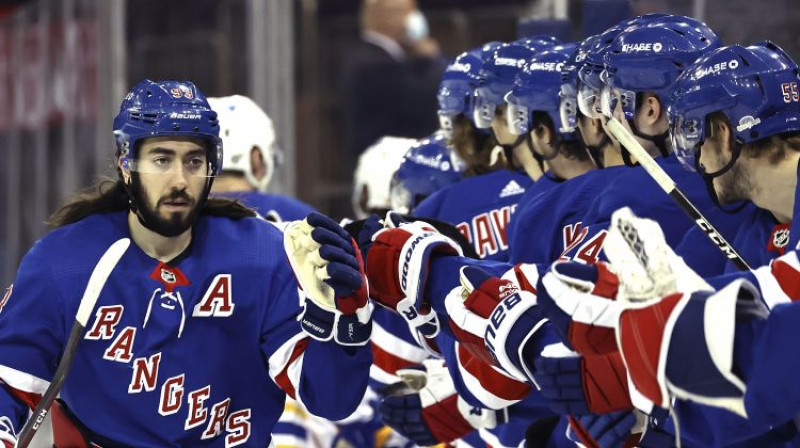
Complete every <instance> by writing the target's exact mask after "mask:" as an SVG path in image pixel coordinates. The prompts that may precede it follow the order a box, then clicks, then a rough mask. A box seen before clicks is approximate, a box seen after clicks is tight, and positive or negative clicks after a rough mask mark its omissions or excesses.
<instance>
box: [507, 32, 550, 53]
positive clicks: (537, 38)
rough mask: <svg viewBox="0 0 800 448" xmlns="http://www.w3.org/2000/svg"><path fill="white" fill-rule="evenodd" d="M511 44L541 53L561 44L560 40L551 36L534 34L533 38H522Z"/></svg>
mask: <svg viewBox="0 0 800 448" xmlns="http://www.w3.org/2000/svg"><path fill="white" fill-rule="evenodd" d="M511 43H512V44H519V45H524V46H526V47H528V48H530V49H531V50H533V51H542V50H544V49H545V48H548V47H553V46H555V45H561V44H562V42H561V41H560V40H558V39H556V38H555V37H553V36H548V35H547V34H535V35H533V36H527V37H522V38H519V39H517V40H515V41H513V42H511Z"/></svg>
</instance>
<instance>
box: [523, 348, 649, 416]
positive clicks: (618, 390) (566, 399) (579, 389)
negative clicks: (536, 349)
mask: <svg viewBox="0 0 800 448" xmlns="http://www.w3.org/2000/svg"><path fill="white" fill-rule="evenodd" d="M547 351H548V349H545V353H543V355H542V356H541V357H539V358H538V359H537V360H536V361H535V363H534V364H535V365H536V381H537V384H538V385H539V388H540V389H541V392H542V395H544V396H545V397H547V398H548V399H549V401H550V407H551V408H552V409H553V411H555V412H556V413H558V414H573V415H585V414H589V413H595V414H605V413H609V412H613V411H621V410H631V409H633V405H632V404H631V398H630V394H629V393H628V377H627V372H626V371H625V364H624V363H623V362H622V357H621V356H620V354H619V353H618V352H614V353H610V354H608V355H592V356H563V357H549V356H546V355H547Z"/></svg>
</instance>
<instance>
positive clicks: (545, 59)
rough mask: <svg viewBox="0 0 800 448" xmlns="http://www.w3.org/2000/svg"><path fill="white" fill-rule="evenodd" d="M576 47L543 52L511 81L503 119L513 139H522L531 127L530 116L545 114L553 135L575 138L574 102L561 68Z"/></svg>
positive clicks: (551, 49)
mask: <svg viewBox="0 0 800 448" xmlns="http://www.w3.org/2000/svg"><path fill="white" fill-rule="evenodd" d="M576 49H577V44H565V45H558V46H555V47H552V48H550V49H548V50H545V51H543V52H541V53H539V54H537V55H535V56H534V57H533V58H531V59H530V61H529V62H528V64H526V65H525V68H523V69H522V71H521V72H519V73H518V74H517V76H516V78H515V79H514V84H513V86H512V88H511V91H510V92H509V93H508V94H507V95H506V98H505V100H506V102H507V103H508V109H507V112H506V113H507V115H506V119H507V122H508V126H509V129H510V130H511V132H512V133H513V134H515V135H525V134H527V133H528V132H530V130H531V128H532V127H533V125H534V123H533V113H534V112H536V111H539V112H545V113H546V114H547V115H548V116H549V117H550V119H551V120H552V122H553V126H554V130H555V132H556V134H557V135H558V136H559V137H560V138H563V139H566V140H572V139H574V138H575V137H576V136H577V134H576V132H575V129H576V126H577V117H576V113H577V98H576V92H575V87H574V83H572V84H569V83H568V82H566V83H565V77H564V75H563V73H564V65H566V64H567V63H569V62H570V60H572V59H573V56H574V54H575V52H576Z"/></svg>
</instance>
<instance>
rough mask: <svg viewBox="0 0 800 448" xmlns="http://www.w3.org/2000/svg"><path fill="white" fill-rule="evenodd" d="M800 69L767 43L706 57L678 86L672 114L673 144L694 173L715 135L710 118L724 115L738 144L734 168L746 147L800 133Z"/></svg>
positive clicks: (736, 46) (679, 157) (723, 50)
mask: <svg viewBox="0 0 800 448" xmlns="http://www.w3.org/2000/svg"><path fill="white" fill-rule="evenodd" d="M798 89H800V68H798V65H797V63H795V62H794V61H793V60H792V59H791V58H790V57H789V56H788V55H787V54H786V52H784V51H783V49H781V48H780V47H778V46H777V45H775V44H773V43H771V42H762V43H758V44H756V45H752V46H749V47H743V46H741V45H732V46H728V47H723V48H719V49H717V50H715V51H712V52H710V53H708V54H706V55H705V56H703V57H702V58H700V59H699V60H698V61H697V62H696V63H695V64H694V65H692V66H690V67H689V68H688V69H687V70H686V71H685V72H684V73H683V74H682V75H681V76H680V77H679V78H678V80H677V81H676V82H675V86H674V90H673V93H672V97H671V101H670V107H669V110H668V115H669V121H670V131H671V132H670V133H671V137H672V145H673V148H674V150H675V153H676V154H677V156H678V159H679V160H680V161H681V163H682V164H683V166H684V167H685V168H687V169H689V170H695V169H697V168H698V166H697V165H698V163H699V162H698V160H699V157H698V154H699V151H700V146H701V145H702V144H703V142H704V141H705V139H706V137H707V136H708V135H709V130H708V126H709V122H708V117H709V115H710V114H712V113H714V112H721V113H723V114H724V115H725V116H726V117H727V118H728V120H730V123H731V125H732V126H731V128H732V129H731V130H732V132H733V138H734V141H735V142H736V143H738V145H735V148H733V151H734V152H733V156H732V157H731V161H730V162H729V164H728V166H726V167H724V168H722V169H720V170H719V171H717V172H716V173H704V175H705V176H708V177H712V178H713V177H717V176H719V175H721V174H723V173H724V172H726V171H728V170H729V169H730V168H731V167H732V166H733V163H735V161H736V159H737V158H738V156H739V151H740V150H741V145H742V144H746V143H751V142H754V141H756V140H760V139H763V138H765V137H769V136H772V135H776V134H782V133H786V132H797V131H800V90H798Z"/></svg>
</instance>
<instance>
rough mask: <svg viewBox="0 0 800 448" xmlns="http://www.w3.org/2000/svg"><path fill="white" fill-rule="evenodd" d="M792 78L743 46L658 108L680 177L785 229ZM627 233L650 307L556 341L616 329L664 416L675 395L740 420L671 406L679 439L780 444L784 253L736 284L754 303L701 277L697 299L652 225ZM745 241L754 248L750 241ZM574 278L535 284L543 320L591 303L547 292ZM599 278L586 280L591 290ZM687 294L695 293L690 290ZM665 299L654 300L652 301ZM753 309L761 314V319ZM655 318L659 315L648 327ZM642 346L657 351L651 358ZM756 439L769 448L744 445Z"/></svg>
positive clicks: (769, 49) (692, 70) (793, 179)
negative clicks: (651, 282)
mask: <svg viewBox="0 0 800 448" xmlns="http://www.w3.org/2000/svg"><path fill="white" fill-rule="evenodd" d="M798 73H800V70H799V69H798V67H797V65H796V64H795V63H794V62H793V61H792V60H791V59H790V58H789V57H788V56H787V55H786V54H785V53H784V52H783V51H782V50H781V49H780V48H778V47H777V46H775V45H774V44H771V43H764V44H759V45H754V46H751V47H746V48H745V47H742V46H738V45H737V46H731V47H725V48H722V49H720V50H717V51H714V52H712V53H710V54H709V55H707V56H705V57H703V58H702V59H701V60H700V61H698V62H697V64H695V65H693V66H691V67H689V68H688V69H687V71H686V73H685V74H684V75H683V76H682V77H681V78H680V79H679V81H678V82H677V83H676V86H675V93H674V96H673V103H672V108H671V109H670V115H671V117H670V121H671V131H672V137H673V142H674V145H675V148H676V152H677V153H678V154H679V157H680V158H681V160H682V161H683V162H684V163H685V165H686V166H687V167H690V168H692V169H697V170H698V171H700V173H701V175H702V176H703V177H704V178H705V179H706V180H707V181H708V182H710V183H711V185H712V187H713V192H714V194H715V195H716V196H718V198H719V201H720V202H721V203H723V204H730V203H732V202H733V201H738V200H751V201H753V203H754V204H755V205H757V206H759V207H760V208H762V209H763V210H765V211H768V212H769V213H771V214H772V215H773V216H775V217H781V218H780V219H781V220H783V221H784V222H786V223H788V222H789V221H791V220H793V219H796V217H797V214H796V213H795V212H794V208H793V207H796V204H797V202H796V201H795V197H796V196H797V192H796V184H797V166H798V160H800V141H798V140H797V134H798V133H799V132H800V125H798V117H800V97H798V96H797V95H793V94H792V89H793V87H792V86H793V85H795V84H797V82H798ZM784 86H785V87H784ZM636 225H637V226H640V227H635V229H636V230H638V231H637V232H636V236H637V238H639V240H638V241H640V242H639V243H638V247H642V248H643V250H644V251H645V257H641V256H640V257H639V258H640V259H648V260H651V263H650V265H649V267H650V269H651V270H652V271H650V272H648V274H649V275H650V278H653V279H659V281H660V284H661V285H662V287H661V288H653V289H651V291H652V292H653V295H652V296H645V297H639V298H640V299H651V298H652V299H656V300H651V301H650V302H649V303H647V302H646V303H642V304H640V305H637V307H636V309H631V310H629V311H624V309H623V310H621V311H620V310H618V311H612V312H611V313H607V314H606V316H608V319H605V322H606V323H600V322H598V321H596V320H593V319H590V320H583V319H580V320H578V319H575V317H572V320H573V322H572V323H568V326H567V327H564V328H565V329H566V328H571V330H568V331H569V332H570V334H572V335H575V338H574V340H573V343H574V344H578V345H583V346H584V347H588V345H586V344H587V343H588V344H595V343H596V340H595V338H594V337H593V336H591V335H588V334H587V333H582V332H581V331H580V330H578V328H579V327H580V326H581V325H584V326H586V328H594V330H593V332H594V336H595V337H596V336H597V335H600V334H601V333H602V332H603V330H601V328H602V327H605V328H609V325H611V326H612V328H613V327H617V339H616V340H617V341H619V344H620V346H619V348H620V349H621V353H622V355H623V356H624V358H625V362H626V365H627V367H628V372H629V375H630V376H631V378H632V381H633V383H632V384H634V385H635V386H636V389H637V391H638V392H640V393H643V394H644V396H646V397H647V398H648V399H650V400H652V401H653V402H655V404H656V405H660V406H664V403H665V400H668V399H669V396H676V397H678V398H681V399H683V400H693V401H696V402H699V403H702V404H704V405H710V406H719V407H723V408H725V409H727V410H729V411H733V412H735V413H736V414H739V415H741V416H744V417H746V418H747V419H746V420H744V419H741V418H734V417H733V415H732V414H731V413H729V412H717V413H714V412H712V411H710V410H709V408H708V407H699V406H696V405H692V404H689V403H686V402H685V401H678V402H677V403H676V404H675V406H676V410H677V412H678V415H679V416H680V417H681V418H680V420H681V431H682V433H683V434H684V436H686V437H688V438H689V439H690V440H695V441H697V443H700V444H702V445H704V446H710V445H721V444H727V443H731V442H737V441H741V440H748V439H749V442H748V443H749V445H748V446H767V445H769V446H773V445H775V444H776V443H779V442H780V439H781V436H782V438H783V439H784V440H786V439H787V438H791V437H793V436H794V435H795V434H796V429H794V425H793V424H788V425H783V424H784V423H785V422H787V420H790V419H791V418H792V417H793V416H794V415H795V414H796V412H797V410H798V409H800V407H799V406H798V398H797V396H796V395H797V394H796V393H795V392H796V391H795V389H796V388H793V387H792V386H793V384H794V381H793V380H792V379H791V378H790V377H789V375H790V374H789V373H788V372H789V371H791V370H792V369H791V361H790V360H791V359H793V358H792V356H791V354H790V353H787V350H776V349H775V347H774V346H772V347H769V345H771V344H776V345H780V344H781V342H780V341H783V340H788V339H787V338H790V336H789V335H790V334H791V331H792V329H791V328H792V327H794V326H796V323H795V320H793V318H792V317H791V316H792V313H793V311H792V310H793V309H794V308H795V305H794V304H792V305H786V304H788V303H790V302H792V301H794V300H796V299H797V298H798V297H800V295H798V294H797V292H796V291H797V289H796V285H797V283H798V280H800V277H798V276H797V273H798V266H800V265H798V263H797V257H796V252H790V253H788V254H787V255H785V256H784V257H781V258H778V259H777V260H775V261H774V262H773V263H772V264H771V266H765V267H762V268H759V269H757V270H755V271H753V272H752V273H746V274H744V275H745V276H746V277H747V278H749V279H750V280H751V281H753V282H754V283H755V284H756V285H758V286H759V287H760V289H761V292H762V293H763V300H764V302H763V303H762V302H761V301H760V300H759V297H758V292H757V291H756V290H755V289H754V288H753V287H752V285H751V284H750V283H748V282H742V281H741V280H740V281H737V282H734V283H732V284H728V282H729V281H730V279H731V278H732V276H730V275H729V276H725V277H722V278H716V279H708V280H709V282H710V283H711V284H712V285H716V286H717V287H719V288H721V289H720V290H719V292H716V293H711V292H708V288H709V287H708V285H707V284H705V282H702V281H700V280H697V281H694V282H691V281H689V280H691V279H695V278H697V276H696V274H695V273H694V272H692V271H691V270H690V269H688V268H686V267H685V266H684V265H682V264H681V263H680V262H678V261H676V260H678V259H677V257H675V255H674V254H673V253H672V252H671V250H670V249H669V248H668V247H666V244H664V243H663V237H661V238H662V240H661V243H659V240H658V234H659V233H660V230H658V228H657V227H654V226H655V224H647V225H649V226H650V227H647V228H645V227H644V225H642V224H636ZM612 227H613V228H617V227H618V226H612ZM741 241H742V242H744V243H746V242H747V240H744V239H742V240H741ZM750 242H751V243H752V244H755V245H757V246H762V245H763V241H762V240H761V239H760V238H759V237H758V236H755V237H754V238H751V239H750ZM784 246H785V245H784ZM788 247H789V249H790V250H793V249H795V248H796V245H792V242H790V243H789V246H788ZM609 257H611V255H609ZM612 261H614V263H615V264H616V266H617V268H618V269H622V270H624V269H625V266H624V265H623V264H619V263H617V261H616V260H612ZM665 267H669V268H671V269H670V271H671V272H666V273H665V272H661V271H659V269H661V270H664V269H665ZM567 269H568V267H560V268H558V270H559V272H562V273H568V272H569V271H568V270H567ZM579 272H580V271H576V270H573V271H572V273H571V274H568V275H565V276H563V277H560V278H559V276H556V275H550V274H547V276H546V277H545V281H544V282H542V283H540V285H541V286H540V288H539V294H540V295H539V303H540V304H543V306H545V305H546V304H547V303H549V300H543V298H546V297H553V298H558V299H557V300H556V301H555V302H554V304H556V305H557V306H556V307H553V308H551V310H552V312H553V313H554V314H553V315H554V316H557V315H558V313H559V309H560V310H561V311H560V312H561V313H565V312H566V313H565V314H567V315H572V314H573V313H576V314H575V316H577V315H578V314H581V309H583V308H584V306H583V305H580V304H579V303H581V302H580V301H581V300H583V298H586V299H587V301H586V302H585V303H586V306H594V307H596V306H597V305H600V304H602V303H603V302H602V301H600V302H597V301H594V300H592V297H591V296H586V295H581V294H576V293H575V291H573V292H572V293H570V292H569V291H570V289H569V288H570V287H569V286H567V288H566V289H563V290H561V293H559V292H558V290H559V288H561V285H570V284H574V283H575V280H573V279H578V278H580V279H581V280H586V279H588V277H586V276H585V275H586V274H587V272H584V273H583V274H582V275H578V273H579ZM667 274H669V275H675V276H676V283H672V284H670V282H669V281H667V280H668V279H669V275H667ZM741 275H743V274H738V275H737V276H741ZM600 277H601V276H600V275H597V276H595V278H596V279H598V280H599V279H600ZM547 278H550V280H549V281H550V283H548V282H547ZM571 278H573V279H571ZM613 278H618V280H619V282H620V287H619V288H620V290H623V289H630V288H631V286H630V283H632V282H633V280H632V279H631V278H630V277H626V276H625V275H624V272H620V275H619V277H617V276H613ZM613 278H612V283H613ZM608 279H609V277H608V276H606V280H608ZM555 280H558V281H555ZM605 283H606V284H609V282H608V281H606V282H605ZM663 285H667V288H666V289H665V288H664V287H663ZM675 285H677V286H675ZM687 285H688V286H687ZM723 287H724V288H723ZM698 289H701V290H704V291H701V292H695V291H696V290H698ZM610 291H611V290H609V289H607V288H606V292H600V291H599V290H596V292H595V296H594V298H595V299H601V300H605V299H602V298H603V297H606V298H607V297H613V296H612V295H610V294H609V293H610ZM676 291H677V293H676V294H670V295H668V296H667V297H665V298H664V300H657V299H660V298H661V296H665V295H667V294H669V293H672V292H676ZM576 298H577V299H578V300H579V301H578V302H573V303H572V304H571V305H570V306H569V307H566V308H565V307H562V306H560V305H558V304H559V303H566V302H563V300H574V299H576ZM764 304H766V305H767V307H769V308H771V309H772V310H771V312H770V314H769V317H768V318H765V311H766V310H765V309H764V308H763V305H764ZM645 305H648V306H645ZM567 309H569V310H570V311H567ZM620 312H621V317H619V314H618V313H620ZM710 313H714V314H713V315H714V318H713V319H709V317H708V316H710V315H711V314H710ZM548 314H550V313H548ZM656 314H658V316H659V317H658V318H657V319H653V317H654V316H655V315H656ZM562 315H563V314H562ZM615 315H616V316H618V317H614V316H615ZM704 318H705V323H704V321H703V319H704ZM765 319H766V322H765ZM562 322H564V321H563V320H562ZM734 324H737V326H736V327H734ZM712 325H713V326H714V328H712V327H711V326H712ZM644 326H647V330H646V331H644ZM611 331H613V330H611ZM703 332H708V333H707V335H711V336H712V337H708V336H706V335H704V334H703ZM581 334H583V336H581ZM630 338H639V339H638V341H639V342H637V343H636V344H632V343H631V339H630ZM653 344H658V345H659V346H660V347H661V349H660V350H657V349H654V348H653V347H655V346H654V345H653ZM614 345H615V344H614ZM594 346H595V347H600V346H601V345H594ZM612 347H613V346H612ZM643 350H646V351H647V353H645V352H644V351H643ZM713 354H726V356H725V357H718V356H715V355H714V356H712V355H713ZM643 362H646V363H649V364H650V365H652V366H657V367H655V369H657V370H658V371H662V372H664V373H663V374H660V375H659V376H658V378H656V377H655V376H651V375H650V373H648V371H647V370H646V369H642V367H643V364H642V363H643ZM787 363H788V364H787ZM653 371H655V370H653ZM782 425H783V426H782ZM787 426H788V427H789V428H788V431H786V433H784V434H780V433H778V431H772V432H771V433H769V434H766V435H764V434H763V433H765V432H767V430H769V429H771V428H778V429H780V430H786V427H787ZM756 436H759V437H762V438H764V437H771V438H772V439H770V440H771V441H770V442H764V441H763V439H761V440H759V439H756V440H759V441H757V442H754V441H753V437H756Z"/></svg>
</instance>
